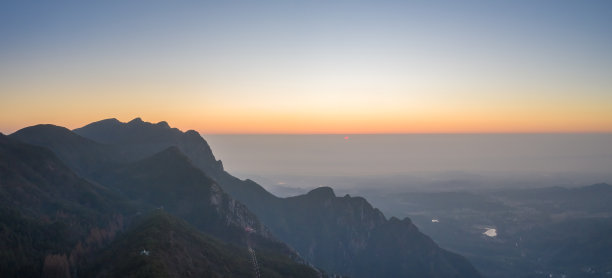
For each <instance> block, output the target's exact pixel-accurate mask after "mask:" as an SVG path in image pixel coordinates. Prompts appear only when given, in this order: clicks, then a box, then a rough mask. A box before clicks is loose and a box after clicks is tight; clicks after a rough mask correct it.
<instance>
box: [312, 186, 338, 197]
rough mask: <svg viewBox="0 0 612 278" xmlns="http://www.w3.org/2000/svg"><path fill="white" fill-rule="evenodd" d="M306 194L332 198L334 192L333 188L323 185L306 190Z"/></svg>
mask: <svg viewBox="0 0 612 278" xmlns="http://www.w3.org/2000/svg"><path fill="white" fill-rule="evenodd" d="M307 195H308V196H312V197H316V198H334V197H336V194H335V193H334V190H333V189H332V188H331V187H329V186H323V187H319V188H315V189H313V190H311V191H310V192H308V194H307Z"/></svg>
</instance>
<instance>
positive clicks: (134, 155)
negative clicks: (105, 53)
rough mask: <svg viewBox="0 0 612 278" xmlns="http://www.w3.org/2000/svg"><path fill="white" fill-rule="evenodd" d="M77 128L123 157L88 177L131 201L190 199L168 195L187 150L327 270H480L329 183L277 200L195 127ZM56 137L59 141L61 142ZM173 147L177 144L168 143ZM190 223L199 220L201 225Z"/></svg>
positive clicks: (173, 207)
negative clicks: (229, 163) (226, 164)
mask: <svg viewBox="0 0 612 278" xmlns="http://www.w3.org/2000/svg"><path fill="white" fill-rule="evenodd" d="M74 132H75V133H76V134H74V135H75V136H81V137H85V138H87V139H90V140H92V141H94V142H98V143H99V144H104V146H105V147H108V148H110V149H111V150H112V151H109V152H108V153H110V154H112V155H114V157H113V159H114V160H115V161H117V162H118V163H119V164H120V166H118V167H115V166H113V167H110V168H111V170H110V171H109V169H108V168H104V169H100V171H101V172H105V173H106V174H100V173H96V172H95V171H94V172H90V173H92V174H89V175H88V177H89V178H91V179H94V180H96V181H98V182H99V183H101V184H110V185H111V187H112V188H114V189H116V190H119V192H121V193H122V194H126V195H128V196H132V197H131V198H133V199H135V200H137V199H138V198H145V199H147V200H148V202H150V203H155V204H157V205H164V206H166V205H165V204H166V203H167V204H168V205H167V206H168V210H169V211H172V212H173V213H180V211H182V210H183V208H182V207H181V203H190V202H193V201H191V200H190V201H188V202H176V201H172V200H176V199H174V198H179V197H180V196H179V194H176V195H173V194H175V193H174V192H172V191H173V183H174V181H175V180H180V178H181V176H182V175H183V174H180V173H182V171H184V170H185V169H186V168H189V166H184V167H183V166H181V167H178V168H174V167H175V166H173V165H171V164H173V163H170V162H171V161H174V160H175V159H177V157H180V155H178V154H179V153H183V154H185V155H186V156H187V157H188V159H189V161H191V164H192V165H193V166H196V167H197V168H199V170H201V171H202V172H203V174H204V175H203V177H200V178H201V179H202V183H205V184H210V183H211V182H210V181H205V180H206V177H209V178H210V180H212V181H214V183H216V184H218V185H219V186H220V187H221V188H222V189H223V190H224V191H225V192H227V193H228V194H229V195H230V196H232V197H233V198H235V199H236V200H238V201H239V202H241V203H243V204H245V205H246V206H247V207H248V209H249V210H250V211H252V212H254V213H255V214H256V215H257V216H258V218H259V219H261V220H262V222H263V224H264V225H266V226H267V227H268V228H269V229H270V232H271V233H272V234H274V235H275V236H277V237H278V238H279V239H281V240H282V241H284V242H286V243H288V244H289V245H290V246H291V247H293V248H295V249H296V250H297V251H298V252H299V253H300V254H301V256H302V257H303V258H304V259H306V260H307V261H309V262H311V263H313V264H314V265H316V266H319V267H321V268H322V269H324V270H325V271H327V272H330V273H341V274H348V275H350V276H352V277H373V276H381V275H385V276H395V277H403V276H421V277H478V276H479V274H478V272H477V271H476V270H475V269H474V268H473V267H472V266H471V264H470V263H469V262H468V261H467V260H465V259H464V258H462V257H461V256H459V255H456V254H453V253H450V252H447V251H445V250H442V249H441V248H439V247H438V246H437V245H436V244H435V243H434V242H433V241H432V240H431V239H429V237H427V236H425V235H423V234H422V233H421V232H420V231H419V230H418V229H417V228H416V226H414V224H412V222H411V221H410V220H409V219H404V220H402V221H399V220H397V219H391V220H387V219H386V218H385V217H384V216H383V215H382V213H380V211H378V210H376V209H374V208H372V207H371V205H370V204H369V203H368V202H367V201H366V200H365V199H363V198H352V197H349V196H345V197H342V198H339V197H336V196H335V195H334V193H333V191H332V190H331V189H329V188H321V189H317V190H314V191H313V192H310V193H309V194H306V195H303V196H298V197H294V198H287V199H281V198H278V197H276V196H274V195H272V194H270V193H269V192H267V191H266V190H265V189H263V187H261V186H260V185H258V184H256V183H255V182H253V181H250V180H245V181H242V180H239V179H237V178H235V177H233V176H231V175H230V174H229V173H227V172H226V171H225V170H224V169H223V167H222V163H221V162H220V161H217V160H216V159H215V157H214V156H213V154H212V151H211V150H210V147H209V146H208V144H207V143H206V141H205V140H204V139H203V138H202V137H200V136H199V134H198V133H197V132H195V131H187V132H184V133H183V132H181V131H179V130H178V129H173V128H170V127H169V126H168V125H167V124H166V123H165V122H161V123H158V124H152V123H146V122H143V121H142V120H140V119H139V118H137V119H134V120H132V121H130V122H128V123H121V122H119V121H117V120H115V119H109V120H103V121H99V122H95V123H92V124H89V125H87V126H85V127H83V128H79V129H76V130H75V131H74ZM16 134H19V132H17V133H16ZM77 134H78V135H77ZM30 136H36V135H30ZM24 140H25V139H24ZM48 140H54V139H53V138H49V139H48ZM57 141H59V144H61V142H62V140H57ZM40 144H41V145H45V146H48V147H50V148H52V149H53V150H54V151H57V152H62V151H65V148H60V147H57V146H55V145H56V144H55V143H54V144H49V143H47V144H45V143H40ZM172 146H175V147H176V148H171V149H168V148H169V147H172ZM54 147H55V148H54ZM164 150H165V151H164ZM162 151H163V152H162ZM159 152H162V154H158V155H161V156H163V157H164V158H157V159H154V161H156V163H158V164H159V165H158V166H154V167H150V168H151V169H158V170H157V171H152V172H150V171H149V172H147V171H145V172H140V173H139V171H138V169H139V167H142V165H144V164H147V163H151V161H150V160H147V159H145V160H143V161H140V162H136V161H138V160H139V159H142V158H145V157H149V156H153V155H154V154H156V153H159ZM166 156H170V158H166ZM154 157H155V156H154ZM130 163H133V164H132V165H130ZM93 164H95V163H93ZM174 164H176V165H181V163H174ZM99 165H102V164H99ZM138 165H140V166H138ZM156 167H158V168H156ZM144 168H147V167H144ZM159 172H161V173H159ZM164 172H165V173H164ZM126 173H128V174H126ZM187 176H189V175H187ZM187 184H188V183H187ZM164 185H166V186H167V187H165V186H164ZM140 186H147V188H149V189H152V191H153V192H143V191H142V190H137V191H138V192H141V193H140V195H137V196H134V194H133V193H130V190H133V189H134V188H138V187H140ZM148 186H151V187H148ZM178 190H179V191H180V190H181V189H180V188H179V189H178ZM181 195H182V194H181ZM203 196H205V197H206V196H207V195H203ZM184 198H189V197H184ZM197 211H205V210H204V209H197ZM183 215H184V216H185V217H186V218H187V220H189V219H190V218H192V216H189V215H185V214H183ZM194 223H196V226H198V225H201V224H197V222H194ZM261 230H262V231H263V229H261ZM390 243H393V244H390ZM366 266H367V267H366Z"/></svg>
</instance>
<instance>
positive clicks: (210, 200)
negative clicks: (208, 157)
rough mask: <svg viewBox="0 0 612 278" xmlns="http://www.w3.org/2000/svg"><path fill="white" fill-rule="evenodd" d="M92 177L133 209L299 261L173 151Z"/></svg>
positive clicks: (240, 206) (252, 218)
mask: <svg viewBox="0 0 612 278" xmlns="http://www.w3.org/2000/svg"><path fill="white" fill-rule="evenodd" d="M96 175H99V177H96V178H95V179H96V180H97V181H98V182H99V183H101V184H104V185H107V186H109V187H110V188H112V189H114V190H117V191H118V192H120V193H121V194H122V195H124V196H126V197H127V198H128V199H130V200H131V201H132V202H135V203H136V204H138V205H139V207H148V208H149V209H152V208H163V209H164V210H165V211H168V212H169V213H172V214H173V215H176V216H178V217H180V218H182V219H184V220H186V221H188V222H189V223H191V224H192V225H194V226H195V227H197V228H198V229H200V230H201V231H204V232H206V233H208V234H211V235H214V236H215V237H217V238H220V239H223V240H226V241H229V242H233V243H235V244H240V245H245V244H246V241H247V238H248V239H249V241H250V243H251V244H252V245H253V246H256V247H257V248H258V249H260V250H263V249H265V250H269V251H271V252H278V253H282V254H285V255H286V256H289V257H292V258H295V259H299V258H298V256H297V254H295V252H294V251H292V250H291V249H290V248H289V247H287V246H286V245H285V244H283V243H282V242H280V241H278V240H276V239H275V238H274V237H273V236H272V235H271V234H270V233H269V231H268V230H267V228H266V227H265V226H264V225H263V224H262V223H261V222H260V221H259V219H258V218H257V216H256V215H255V214H253V213H252V212H251V211H250V210H249V209H248V208H247V207H246V206H245V205H243V204H242V203H240V202H237V201H236V200H234V199H233V198H232V197H230V196H229V195H228V194H226V193H225V192H224V191H223V190H222V189H221V188H220V187H219V186H218V185H217V184H216V183H215V182H214V181H213V180H212V179H210V178H209V177H208V176H206V175H205V174H204V173H203V172H202V171H201V170H200V169H198V168H196V167H195V166H193V165H192V164H191V161H190V160H189V158H187V156H185V155H184V154H183V153H181V152H180V150H179V149H178V148H177V147H169V148H167V149H165V150H163V151H161V152H159V153H157V154H154V155H153V156H151V157H148V158H145V159H143V160H140V161H137V162H134V163H130V164H127V165H125V166H121V167H117V168H116V169H113V170H105V171H103V172H101V173H96V174H95V175H94V176H96ZM247 229H252V232H246V230H247Z"/></svg>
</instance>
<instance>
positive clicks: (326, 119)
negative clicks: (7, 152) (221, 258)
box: [0, 0, 612, 133]
mask: <svg viewBox="0 0 612 278" xmlns="http://www.w3.org/2000/svg"><path fill="white" fill-rule="evenodd" d="M110 117H115V118H118V119H119V120H122V121H129V120H130V119H132V118H134V117H142V118H143V119H144V120H146V121H152V122H157V121H161V120H166V121H168V122H169V123H170V124H171V125H173V126H177V127H179V128H181V129H196V130H198V131H200V132H202V133H470V132H612V1H559V0H554V1H552V0H551V1H534V0H528V1H495V0H491V1H489V0H487V1H484V0H483V1H210V2H205V1H159V2H155V1H2V2H1V3H0V132H3V133H11V132H13V131H15V130H17V129H19V128H22V127H25V126H28V125H32V124H37V123H54V124H57V125H62V126H66V127H69V128H76V127H79V126H82V125H85V124H86V123H88V122H92V121H96V120H100V119H103V118H110Z"/></svg>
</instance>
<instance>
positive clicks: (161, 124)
mask: <svg viewBox="0 0 612 278" xmlns="http://www.w3.org/2000/svg"><path fill="white" fill-rule="evenodd" d="M155 125H157V126H160V127H163V128H170V125H169V124H168V122H166V121H161V122H159V123H156V124H155Z"/></svg>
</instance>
